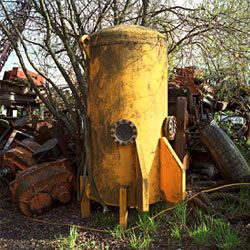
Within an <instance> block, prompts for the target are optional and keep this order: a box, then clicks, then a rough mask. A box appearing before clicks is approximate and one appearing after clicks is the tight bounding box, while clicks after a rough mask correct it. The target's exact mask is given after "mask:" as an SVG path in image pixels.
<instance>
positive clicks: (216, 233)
mask: <svg viewBox="0 0 250 250" xmlns="http://www.w3.org/2000/svg"><path fill="white" fill-rule="evenodd" d="M211 232H212V238H213V239H214V240H215V242H216V246H217V247H218V248H219V249H224V250H233V249H236V248H237V246H238V245H239V243H240V238H239V236H238V235H237V234H236V232H234V230H233V229H232V228H231V227H230V225H229V224H228V223H226V222H225V221H223V220H221V219H216V220H214V221H213V225H212V230H211Z"/></svg>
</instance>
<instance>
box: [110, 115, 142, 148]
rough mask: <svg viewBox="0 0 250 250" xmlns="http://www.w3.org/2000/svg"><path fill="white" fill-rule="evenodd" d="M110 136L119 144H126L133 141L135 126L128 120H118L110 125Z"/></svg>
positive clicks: (135, 133) (135, 135)
mask: <svg viewBox="0 0 250 250" xmlns="http://www.w3.org/2000/svg"><path fill="white" fill-rule="evenodd" d="M111 137H112V138H113V140H114V142H116V143H118V144H119V145H128V144H130V143H132V142H134V141H135V139H136V137H137V128H136V126H135V125H134V123H132V122H131V121H129V120H125V119H122V120H118V121H117V122H115V123H114V124H113V125H112V126H111Z"/></svg>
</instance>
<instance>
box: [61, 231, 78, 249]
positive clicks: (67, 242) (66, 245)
mask: <svg viewBox="0 0 250 250" xmlns="http://www.w3.org/2000/svg"><path fill="white" fill-rule="evenodd" d="M78 236H79V230H78V229H77V228H76V227H74V226H73V227H71V228H70V231H69V236H68V237H67V238H63V237H60V238H59V239H58V248H59V249H60V250H69V249H70V250H71V249H75V247H76V240H77V237H78Z"/></svg>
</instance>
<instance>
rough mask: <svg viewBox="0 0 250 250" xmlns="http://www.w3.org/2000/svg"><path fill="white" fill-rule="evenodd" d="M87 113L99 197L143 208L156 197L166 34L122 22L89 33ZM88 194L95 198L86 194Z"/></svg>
mask: <svg viewBox="0 0 250 250" xmlns="http://www.w3.org/2000/svg"><path fill="white" fill-rule="evenodd" d="M87 46H88V47H89V48H88V49H87V50H88V55H89V63H90V65H89V93H88V103H87V105H88V115H89V119H90V129H91V169H92V176H93V179H94V182H95V185H96V189H97V191H98V193H99V197H100V198H101V200H102V202H103V203H104V204H107V205H114V206H118V205H119V190H120V187H126V190H127V200H126V202H127V205H128V206H129V207H141V209H142V211H146V210H147V209H148V204H151V203H154V202H156V201H158V200H159V199H160V159H159V138H160V137H161V131H162V125H163V122H164V119H165V118H166V117H167V103H168V100H167V96H168V94H167V46H166V40H165V37H164V36H163V35H162V34H160V33H158V32H156V31H153V30H151V29H147V28H144V27H140V26H132V25H121V26H116V27H113V28H108V29H104V30H102V31H100V32H98V33H94V34H93V35H91V37H90V40H89V44H88V45H87ZM90 198H91V199H98V198H97V197H96V195H95V194H94V193H91V197H90Z"/></svg>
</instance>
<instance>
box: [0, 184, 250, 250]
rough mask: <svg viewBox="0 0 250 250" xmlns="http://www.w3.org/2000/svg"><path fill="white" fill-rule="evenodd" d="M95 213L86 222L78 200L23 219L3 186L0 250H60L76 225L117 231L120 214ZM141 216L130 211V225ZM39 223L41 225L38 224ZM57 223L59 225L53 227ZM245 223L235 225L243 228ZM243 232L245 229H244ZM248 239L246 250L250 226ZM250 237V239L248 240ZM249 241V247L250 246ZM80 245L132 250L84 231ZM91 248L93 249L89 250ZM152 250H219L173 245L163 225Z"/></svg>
mask: <svg viewBox="0 0 250 250" xmlns="http://www.w3.org/2000/svg"><path fill="white" fill-rule="evenodd" d="M92 208H93V213H92V215H91V217H90V218H89V219H88V220H83V219H82V218H81V214H80V206H79V204H78V202H77V200H76V198H75V197H74V198H73V199H72V201H71V202H70V203H69V204H68V205H57V206H55V207H54V208H52V209H51V210H50V211H48V212H46V213H45V214H43V215H37V216H35V217H33V219H29V218H26V217H23V216H22V215H21V214H20V212H19V210H18V208H17V207H16V204H15V203H14V202H13V201H12V199H11V194H10V191H9V189H8V186H7V185H6V184H4V183H2V182H0V249H1V250H2V249H4V250H19V249H25V250H30V249H48V250H50V249H58V239H59V238H60V237H68V235H69V228H70V227H69V225H66V224H76V225H80V226H82V227H88V228H98V229H101V230H102V229H105V228H107V227H110V228H114V225H115V224H116V223H117V222H118V210H117V209H114V210H111V211H110V212H109V213H108V214H103V212H102V207H101V206H99V205H97V204H92ZM136 216H137V212H136V211H133V210H132V211H130V215H129V224H133V220H135V218H136ZM164 216H166V218H165V219H166V221H167V220H168V219H171V218H170V217H167V216H171V214H166V215H164ZM38 220H39V221H38ZM50 222H52V223H53V222H55V223H56V225H53V224H49V223H50ZM241 224H242V223H239V224H237V225H235V227H241ZM240 230H241V231H242V227H241V229H240ZM242 232H244V237H245V240H246V244H244V248H242V249H250V226H249V228H247V227H245V225H244V229H243V231H242ZM248 235H249V236H248ZM248 240H249V245H248V243H247V242H248ZM77 243H78V244H79V245H80V244H82V245H83V246H84V245H85V247H83V248H81V249H104V250H106V249H128V247H127V244H126V241H124V240H123V241H119V240H116V239H115V238H113V237H112V236H111V235H110V234H108V233H103V232H95V231H89V230H84V229H81V230H80V234H79V237H78V240H77ZM86 246H89V247H86ZM150 249H170V250H171V249H175V250H176V249H182V250H188V249H190V250H191V249H216V248H214V247H211V246H204V247H202V248H200V247H196V246H194V245H192V244H191V243H190V240H188V238H187V239H186V240H185V238H184V240H182V241H181V242H180V241H179V242H178V241H173V240H172V239H171V237H170V232H169V225H168V224H164V223H161V224H160V227H159V229H158V232H157V235H156V237H155V239H154V241H153V242H152V243H151V244H150Z"/></svg>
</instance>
